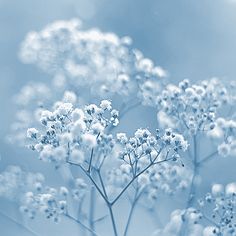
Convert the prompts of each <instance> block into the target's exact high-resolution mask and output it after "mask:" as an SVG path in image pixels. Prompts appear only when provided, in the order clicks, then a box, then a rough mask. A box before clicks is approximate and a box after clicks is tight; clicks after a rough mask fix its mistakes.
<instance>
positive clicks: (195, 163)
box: [178, 135, 199, 236]
mask: <svg viewBox="0 0 236 236" xmlns="http://www.w3.org/2000/svg"><path fill="white" fill-rule="evenodd" d="M197 148H198V147H197V135H194V136H193V176H192V180H191V184H190V190H189V195H188V200H187V203H186V206H185V212H184V214H183V217H185V216H186V213H187V209H188V208H189V207H191V206H192V205H193V202H194V200H195V197H196V196H195V191H196V190H195V184H196V183H195V180H196V176H197V174H198V171H199V165H198V161H197V159H198V151H197ZM185 231H186V227H185V224H184V222H183V224H182V225H181V228H180V231H179V234H178V235H179V236H183V235H185Z"/></svg>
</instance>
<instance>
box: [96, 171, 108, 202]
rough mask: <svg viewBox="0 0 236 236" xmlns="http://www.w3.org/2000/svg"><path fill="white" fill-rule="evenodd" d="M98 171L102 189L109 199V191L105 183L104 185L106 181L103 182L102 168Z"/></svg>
mask: <svg viewBox="0 0 236 236" xmlns="http://www.w3.org/2000/svg"><path fill="white" fill-rule="evenodd" d="M97 173H98V177H99V180H100V183H101V186H102V189H103V193H104V195H105V197H106V198H107V199H108V196H107V191H106V188H105V185H104V182H103V179H102V175H101V172H100V170H98V171H97Z"/></svg>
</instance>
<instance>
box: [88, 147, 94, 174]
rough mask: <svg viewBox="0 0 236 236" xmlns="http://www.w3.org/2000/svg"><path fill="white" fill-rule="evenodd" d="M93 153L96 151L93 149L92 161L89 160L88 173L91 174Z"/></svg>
mask: <svg viewBox="0 0 236 236" xmlns="http://www.w3.org/2000/svg"><path fill="white" fill-rule="evenodd" d="M93 151H94V149H93V148H92V151H91V155H90V159H89V167H88V173H90V171H91V166H92V161H93Z"/></svg>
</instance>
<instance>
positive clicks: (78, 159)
mask: <svg viewBox="0 0 236 236" xmlns="http://www.w3.org/2000/svg"><path fill="white" fill-rule="evenodd" d="M70 159H71V161H72V162H74V163H76V164H82V163H83V162H84V160H85V156H84V152H82V151H80V150H78V149H73V150H72V151H71V153H70Z"/></svg>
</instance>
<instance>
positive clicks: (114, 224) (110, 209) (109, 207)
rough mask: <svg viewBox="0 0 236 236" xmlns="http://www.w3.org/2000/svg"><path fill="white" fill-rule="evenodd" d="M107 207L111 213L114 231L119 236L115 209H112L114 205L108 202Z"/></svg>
mask: <svg viewBox="0 0 236 236" xmlns="http://www.w3.org/2000/svg"><path fill="white" fill-rule="evenodd" d="M107 207H108V209H109V214H110V217H111V222H112V228H113V231H114V235H115V236H118V233H117V229H116V223H115V218H114V214H113V210H112V205H111V204H109V203H107Z"/></svg>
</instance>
